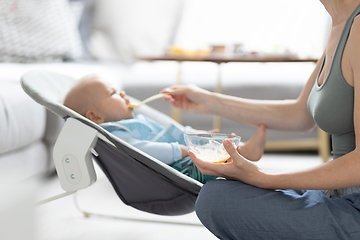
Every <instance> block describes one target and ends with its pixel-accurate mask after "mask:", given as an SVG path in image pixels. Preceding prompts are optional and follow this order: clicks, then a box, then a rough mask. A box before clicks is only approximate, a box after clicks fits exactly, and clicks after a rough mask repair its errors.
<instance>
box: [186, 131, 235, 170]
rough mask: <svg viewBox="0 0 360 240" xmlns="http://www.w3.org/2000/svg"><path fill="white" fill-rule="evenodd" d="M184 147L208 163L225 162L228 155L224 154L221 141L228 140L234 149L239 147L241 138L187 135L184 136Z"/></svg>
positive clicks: (215, 134) (231, 135)
mask: <svg viewBox="0 0 360 240" xmlns="http://www.w3.org/2000/svg"><path fill="white" fill-rule="evenodd" d="M184 139H185V143H186V146H187V147H188V148H189V150H191V151H192V152H193V153H195V155H196V157H197V158H199V159H201V160H203V161H208V162H214V163H221V162H226V161H227V160H228V159H229V158H230V155H229V154H228V153H227V152H226V150H225V148H224V145H223V141H224V140H225V139H229V140H230V142H231V143H232V144H233V145H234V147H237V146H239V144H240V140H241V137H239V136H236V135H233V134H221V133H200V134H199V133H187V134H184Z"/></svg>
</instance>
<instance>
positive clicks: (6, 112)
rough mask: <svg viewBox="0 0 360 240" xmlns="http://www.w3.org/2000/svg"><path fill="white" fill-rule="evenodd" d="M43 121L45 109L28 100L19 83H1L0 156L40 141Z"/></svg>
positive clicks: (42, 134)
mask: <svg viewBox="0 0 360 240" xmlns="http://www.w3.org/2000/svg"><path fill="white" fill-rule="evenodd" d="M45 121H46V111H45V108H44V107H42V106H40V105H39V104H37V103H36V102H34V101H33V100H32V99H30V97H29V96H27V95H26V93H25V92H24V91H23V90H22V88H21V86H20V84H19V83H14V82H6V81H2V82H1V88H0V136H1V138H0V154H4V153H6V152H10V151H13V150H15V149H19V148H23V147H25V146H27V145H29V144H31V143H33V142H35V141H37V140H39V139H42V138H43V136H44V132H45V127H46V122H45Z"/></svg>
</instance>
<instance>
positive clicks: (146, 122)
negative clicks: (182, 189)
mask: <svg viewBox="0 0 360 240" xmlns="http://www.w3.org/2000/svg"><path fill="white" fill-rule="evenodd" d="M100 126H101V127H103V128H104V129H106V130H107V131H109V132H111V133H112V134H114V135H115V136H117V137H119V138H120V139H122V140H124V141H126V142H128V143H129V144H131V145H132V146H134V147H136V148H138V149H140V150H141V151H143V152H145V153H147V154H149V155H150V156H152V157H155V158H157V159H158V160H160V161H162V162H164V163H166V164H168V165H170V164H172V163H174V162H175V161H177V160H179V159H181V157H182V156H181V150H180V146H179V144H182V145H185V141H184V133H186V132H188V131H189V130H190V129H191V128H190V127H185V129H184V130H180V129H178V128H177V127H176V126H174V125H169V126H162V125H161V124H159V123H157V122H155V121H153V120H152V119H150V118H148V117H146V116H144V115H142V114H138V115H135V117H134V118H132V119H126V120H121V121H117V122H109V123H103V124H100Z"/></svg>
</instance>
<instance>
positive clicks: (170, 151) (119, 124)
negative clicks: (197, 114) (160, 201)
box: [64, 75, 266, 183]
mask: <svg viewBox="0 0 360 240" xmlns="http://www.w3.org/2000/svg"><path fill="white" fill-rule="evenodd" d="M64 105H65V106H67V107H68V108H70V109H72V110H74V111H76V112H78V113H79V114H81V115H82V116H84V117H86V118H88V119H89V120H91V121H93V122H94V123H97V124H100V126H101V127H103V128H104V129H106V130H107V131H109V132H111V133H112V134H113V135H115V136H117V137H119V138H120V139H122V140H124V141H126V142H128V143H129V144H131V145H133V146H134V147H136V148H138V149H140V150H142V151H143V152H145V153H147V154H149V155H150V156H153V157H155V158H156V159H158V160H160V161H162V162H164V163H166V164H168V165H170V166H171V167H173V168H175V169H176V170H178V171H180V172H182V173H184V174H186V175H188V176H190V177H192V178H194V179H196V180H198V181H200V182H202V183H205V182H207V181H209V180H212V179H215V178H216V176H208V175H203V174H202V173H201V172H200V171H199V170H198V169H197V168H196V166H195V164H193V163H192V161H191V159H190V157H188V156H189V155H188V148H187V147H186V146H185V142H184V137H183V134H184V133H189V132H192V133H193V132H205V131H199V130H195V129H192V128H191V127H189V126H187V127H185V128H184V129H179V128H177V127H176V126H174V125H172V126H162V125H161V124H159V123H157V122H155V121H154V120H152V119H150V118H147V117H146V116H144V115H141V114H137V115H134V112H133V108H132V107H130V106H128V105H129V99H128V98H127V97H126V94H125V92H123V91H120V92H118V91H117V90H116V89H115V88H114V87H112V86H111V85H110V84H108V83H106V82H103V81H102V80H101V79H100V78H99V77H97V76H94V75H88V76H85V77H83V78H82V79H80V81H79V82H78V83H77V84H76V85H75V86H74V87H73V88H72V89H71V90H70V91H69V92H68V94H67V95H66V97H65V100H64ZM208 132H218V130H211V131H208ZM265 142H266V131H265V128H264V126H263V125H261V126H260V127H259V129H258V131H257V132H256V133H255V135H254V136H253V137H252V138H251V139H250V140H249V141H248V142H246V143H241V145H240V147H239V148H238V151H239V152H240V153H241V154H242V155H243V156H244V157H246V158H248V159H249V160H252V161H257V160H259V159H260V157H261V156H262V154H263V151H264V147H265Z"/></svg>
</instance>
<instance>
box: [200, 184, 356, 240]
mask: <svg viewBox="0 0 360 240" xmlns="http://www.w3.org/2000/svg"><path fill="white" fill-rule="evenodd" d="M359 209H360V194H359V193H354V194H350V195H347V196H345V197H342V198H327V197H326V196H325V195H324V194H323V193H322V191H319V190H308V191H295V190H268V189H261V188H256V187H253V186H250V185H247V184H244V183H241V182H237V181H230V180H224V179H217V180H214V181H210V182H208V183H206V184H205V185H204V186H203V187H202V189H201V191H200V193H199V196H198V199H197V201H196V214H197V215H198V217H199V219H200V220H201V222H202V223H203V224H204V226H205V227H206V228H207V229H209V230H210V231H211V232H212V233H213V234H214V235H215V236H217V237H218V238H220V239H246V240H256V239H266V240H271V239H274V240H281V239H286V240H289V239H291V240H294V239H301V240H303V239H311V240H315V239H326V240H332V239H357V240H358V239H360V211H359Z"/></svg>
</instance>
